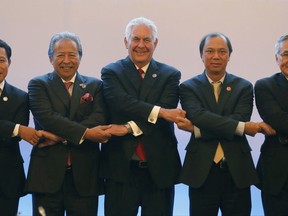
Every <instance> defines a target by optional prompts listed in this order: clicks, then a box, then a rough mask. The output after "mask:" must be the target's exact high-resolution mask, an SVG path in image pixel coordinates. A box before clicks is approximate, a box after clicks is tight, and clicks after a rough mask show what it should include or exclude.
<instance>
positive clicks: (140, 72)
mask: <svg viewBox="0 0 288 216" xmlns="http://www.w3.org/2000/svg"><path fill="white" fill-rule="evenodd" d="M138 73H139V76H140V77H141V79H144V76H145V72H144V71H143V70H142V69H141V68H139V69H138Z"/></svg>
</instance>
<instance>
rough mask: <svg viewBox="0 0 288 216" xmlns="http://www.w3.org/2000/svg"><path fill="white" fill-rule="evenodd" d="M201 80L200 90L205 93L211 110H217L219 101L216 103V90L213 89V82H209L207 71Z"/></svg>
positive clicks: (201, 76)
mask: <svg viewBox="0 0 288 216" xmlns="http://www.w3.org/2000/svg"><path fill="white" fill-rule="evenodd" d="M199 80H200V81H201V83H202V84H201V85H199V86H198V87H199V91H201V92H202V93H203V96H204V98H205V99H206V101H207V103H208V105H209V107H210V110H212V111H214V112H216V110H217V103H216V99H215V96H214V90H213V86H212V85H211V83H210V82H209V80H208V78H207V76H206V74H205V71H204V72H203V73H202V74H201V75H200V79H199Z"/></svg>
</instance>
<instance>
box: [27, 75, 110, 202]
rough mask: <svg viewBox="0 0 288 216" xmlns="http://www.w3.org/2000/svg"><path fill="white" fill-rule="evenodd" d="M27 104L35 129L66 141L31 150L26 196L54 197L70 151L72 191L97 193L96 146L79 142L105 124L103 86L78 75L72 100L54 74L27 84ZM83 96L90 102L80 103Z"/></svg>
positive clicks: (97, 152) (89, 78)
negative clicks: (87, 95)
mask: <svg viewBox="0 0 288 216" xmlns="http://www.w3.org/2000/svg"><path fill="white" fill-rule="evenodd" d="M28 90H29V91H28V92H29V101H30V106H31V111H32V113H33V115H34V122H35V127H36V128H37V129H43V130H46V131H50V132H52V133H54V134H56V135H58V136H60V137H62V138H64V139H65V140H67V141H68V145H64V144H63V143H62V142H59V143H58V144H56V145H53V146H49V147H45V148H38V147H37V146H36V147H34V148H33V149H32V152H31V160H30V165H29V170H28V177H27V186H26V189H27V191H28V192H42V193H54V192H56V191H58V190H59V189H60V187H61V186H62V183H63V179H64V175H65V172H66V164H67V155H68V151H71V160H72V171H73V176H74V181H75V187H76V189H77V191H78V192H79V194H80V195H82V196H91V195H92V196H93V195H97V194H98V193H99V190H98V189H99V184H98V169H99V144H98V143H93V142H90V141H88V140H85V141H84V142H83V143H82V144H79V143H80V140H81V138H82V136H83V134H84V132H85V130H86V128H91V127H94V126H97V125H103V124H105V123H106V120H105V115H104V103H103V95H102V82H101V81H100V80H97V79H95V78H91V77H86V76H83V75H80V74H78V73H77V76H76V80H75V83H74V86H73V94H72V97H70V96H69V94H68V91H67V90H66V89H65V86H64V84H63V82H62V80H61V78H60V77H59V76H58V75H57V74H56V72H53V73H49V74H46V75H43V76H39V77H36V78H34V79H32V80H31V81H30V82H29V86H28ZM86 93H90V94H91V95H92V96H93V101H90V102H89V101H88V102H84V103H81V102H80V101H81V97H83V96H84V95H85V94H86Z"/></svg>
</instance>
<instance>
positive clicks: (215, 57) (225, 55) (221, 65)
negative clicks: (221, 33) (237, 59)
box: [201, 36, 230, 80]
mask: <svg viewBox="0 0 288 216" xmlns="http://www.w3.org/2000/svg"><path fill="white" fill-rule="evenodd" d="M201 58H202V61H203V63H204V65H205V68H206V73H207V75H208V76H209V77H210V78H211V79H212V80H214V79H213V77H214V78H216V77H217V79H218V78H219V79H220V78H222V77H223V76H224V74H225V73H226V66H227V64H228V61H229V59H230V55H229V49H228V45H227V43H226V40H225V39H224V38H222V37H218V36H217V37H211V38H207V39H206V41H205V45H204V47H203V54H202V56H201ZM219 79H218V80H219Z"/></svg>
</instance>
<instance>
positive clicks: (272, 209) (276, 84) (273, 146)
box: [255, 34, 288, 216]
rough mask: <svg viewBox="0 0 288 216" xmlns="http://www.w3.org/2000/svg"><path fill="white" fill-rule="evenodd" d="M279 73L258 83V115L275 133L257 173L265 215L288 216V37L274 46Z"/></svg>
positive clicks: (267, 140) (264, 149)
mask: <svg viewBox="0 0 288 216" xmlns="http://www.w3.org/2000/svg"><path fill="white" fill-rule="evenodd" d="M275 57H276V62H277V64H278V66H279V68H280V72H278V73H275V74H273V75H272V76H270V77H267V78H263V79H260V80H258V81H257V82H256V84H255V98H256V106H257V109H258V112H259V114H260V116H261V118H262V119H263V121H265V122H267V123H268V124H270V125H271V126H272V127H273V128H274V129H275V130H276V135H275V136H266V137H265V140H264V143H263V145H262V147H261V154H260V158H259V161H258V165H257V171H258V173H259V176H260V180H261V190H262V191H261V195H262V202H263V207H264V213H265V215H266V216H272V215H273V216H275V215H288V205H287V204H288V201H287V200H288V181H287V178H288V100H287V99H288V97H287V96H288V34H286V35H283V36H281V37H280V38H279V39H278V41H277V43H276V45H275Z"/></svg>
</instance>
